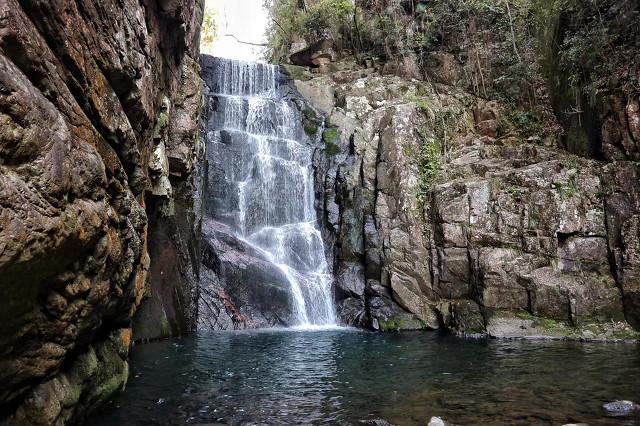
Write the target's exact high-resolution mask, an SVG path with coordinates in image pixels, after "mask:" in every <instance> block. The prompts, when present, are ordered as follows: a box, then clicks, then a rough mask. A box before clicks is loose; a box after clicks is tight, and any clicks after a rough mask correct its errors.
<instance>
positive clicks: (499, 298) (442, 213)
mask: <svg viewBox="0 0 640 426" xmlns="http://www.w3.org/2000/svg"><path fill="white" fill-rule="evenodd" d="M343 67H344V68H345V69H343V70H341V71H337V72H333V73H332V74H330V75H328V76H319V77H316V78H314V79H312V80H309V81H297V82H296V85H297V87H298V89H299V91H300V93H302V94H303V95H305V97H306V98H307V100H308V101H309V102H310V103H311V104H314V105H316V107H317V109H318V110H319V111H322V112H324V113H325V114H326V115H327V119H326V124H327V128H328V129H327V130H325V132H324V141H325V147H324V150H322V151H318V152H317V153H316V161H315V163H316V168H317V171H316V180H317V184H318V189H317V194H318V196H319V197H320V205H319V206H318V207H319V209H320V210H321V211H323V212H324V220H325V223H326V227H327V232H326V234H327V237H328V238H327V239H328V242H329V246H330V247H331V248H332V251H333V253H334V254H335V262H334V272H335V278H336V296H337V298H338V306H339V314H340V316H341V319H342V321H343V322H344V323H348V324H352V325H358V326H367V327H370V328H373V329H380V330H388V329H415V328H430V329H436V328H445V329H448V330H451V331H454V332H456V333H459V334H467V335H469V334H471V335H475V334H485V335H491V336H497V337H522V336H533V337H566V336H569V337H575V338H585V339H628V338H631V339H633V338H637V337H638V333H637V332H635V331H633V329H632V327H631V326H633V327H636V328H638V296H637V294H638V289H637V283H638V279H637V277H636V271H635V269H636V268H635V266H634V265H635V264H636V263H637V262H636V260H635V259H636V257H637V250H638V248H637V239H638V229H637V228H638V227H637V217H638V212H639V211H640V210H639V208H640V205H639V204H638V199H637V192H638V190H637V188H636V187H637V184H636V183H637V173H638V164H637V163H634V162H630V161H621V162H617V163H599V162H595V161H592V160H587V159H584V158H581V157H578V156H575V155H571V154H569V153H567V152H566V151H562V150H559V149H556V148H554V147H553V146H555V143H554V142H553V141H544V140H540V139H539V138H535V137H533V138H532V137H528V138H527V137H523V136H521V135H520V133H519V132H518V128H517V126H516V125H514V124H513V123H510V122H509V120H508V119H507V114H506V112H505V111H503V110H502V107H501V106H500V105H499V104H498V103H495V102H487V101H485V100H482V99H479V98H476V97H475V96H473V95H471V94H469V93H466V92H464V91H463V90H461V89H458V88H455V87H454V86H448V85H444V84H433V85H432V84H427V83H423V82H419V81H417V80H406V79H402V78H399V77H392V76H379V75H377V74H376V73H374V72H373V71H372V70H367V69H365V70H362V69H358V68H357V67H346V66H343ZM327 88H329V89H327ZM630 325H631V326H630Z"/></svg>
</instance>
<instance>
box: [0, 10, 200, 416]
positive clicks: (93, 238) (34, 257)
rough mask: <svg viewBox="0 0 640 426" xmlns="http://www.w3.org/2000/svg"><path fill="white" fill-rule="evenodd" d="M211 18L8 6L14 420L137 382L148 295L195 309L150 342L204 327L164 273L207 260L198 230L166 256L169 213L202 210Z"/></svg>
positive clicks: (9, 324) (4, 234) (7, 311)
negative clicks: (204, 53)
mask: <svg viewBox="0 0 640 426" xmlns="http://www.w3.org/2000/svg"><path fill="white" fill-rule="evenodd" d="M201 19H202V5H201V4H200V2H199V1H188V0H170V1H154V0H146V1H128V0H127V1H102V2H94V1H88V0H87V1H54V2H52V1H44V0H4V1H0V117H1V119H0V135H1V136H0V277H1V278H0V283H1V285H0V299H2V301H3V304H2V309H1V310H0V324H1V325H0V379H1V382H2V385H0V404H1V409H0V418H2V419H3V420H2V422H4V423H6V424H20V425H24V424H32V425H40V424H43V425H44V424H64V423H67V422H73V421H77V420H79V419H81V418H82V417H83V416H84V414H85V413H86V412H87V410H89V409H91V408H93V407H94V406H95V405H96V404H98V403H99V402H100V401H102V400H104V399H105V398H106V397H108V396H109V395H110V394H111V393H113V392H114V391H116V390H117V389H119V388H121V387H122V386H123V385H124V383H125V382H126V378H127V371H128V368H127V361H126V359H127V353H128V348H129V344H130V342H131V338H132V330H131V327H132V323H131V319H132V316H133V315H134V313H135V311H136V308H137V307H138V306H139V305H140V304H141V303H143V299H144V298H145V296H147V295H149V296H151V297H152V298H155V299H156V300H158V299H159V300H160V302H159V303H160V304H164V305H165V307H166V306H169V305H171V306H175V305H176V301H179V302H180V303H181V305H182V306H183V308H181V309H184V311H183V312H180V311H172V312H166V317H167V318H169V322H171V319H170V318H171V317H173V318H174V320H175V322H176V323H180V324H179V325H176V326H175V327H173V330H164V331H163V332H162V333H159V332H157V331H155V330H151V331H148V330H144V331H142V332H141V335H140V336H141V337H144V336H149V337H153V336H158V335H161V334H168V333H169V332H171V331H174V330H180V331H185V330H187V329H189V328H190V327H192V325H191V323H192V322H193V320H190V319H189V317H190V315H193V314H192V313H188V314H185V312H188V311H189V310H192V309H193V308H192V307H190V306H189V305H188V303H186V302H184V303H183V299H184V300H187V299H192V296H191V295H184V296H177V297H174V294H175V292H174V290H175V288H176V287H175V286H176V285H177V284H178V283H176V282H174V283H169V282H167V284H166V286H168V287H169V289H167V290H166V291H165V290H162V291H161V292H160V293H159V294H158V293H156V292H157V291H158V288H157V283H158V278H159V277H161V276H164V277H167V279H171V278H170V276H171V275H173V277H175V276H177V275H179V274H181V273H182V270H181V268H182V269H189V264H190V263H192V264H197V263H198V262H195V263H194V262H189V260H188V259H187V260H184V259H181V257H183V256H187V255H188V254H189V253H194V254H195V253H196V252H197V250H192V251H191V252H190V251H189V250H187V248H189V244H191V242H186V243H185V244H183V242H185V241H188V240H189V239H190V235H181V236H180V237H178V238H171V239H172V240H173V241H174V243H175V245H176V246H175V249H174V253H172V254H171V255H170V256H165V255H164V253H165V250H168V249H166V248H165V247H163V246H164V242H163V238H165V237H166V234H167V233H172V232H173V231H172V230H167V229H166V227H165V226H164V225H162V226H159V223H160V221H161V220H164V221H168V222H172V221H173V219H170V217H171V216H172V215H175V214H176V213H178V214H180V213H181V211H183V210H184V209H190V208H191V207H188V206H187V207H185V204H184V203H183V202H182V201H181V197H182V195H181V194H183V193H185V192H189V191H187V190H186V189H185V188H187V187H188V185H190V183H189V182H190V179H191V175H192V170H193V169H194V164H195V163H196V161H197V160H196V157H197V150H198V149H197V146H196V142H197V140H198V138H197V136H196V133H197V130H198V129H197V118H196V116H197V110H198V109H199V105H200V90H201V89H200V84H199V83H198V81H199V77H198V70H197V67H198V63H197V53H198V52H197V51H198V38H199V27H200V22H201ZM190 197H191V195H186V196H185V197H184V200H189V199H191V198H190ZM187 204H188V203H187ZM160 210H162V213H159V211H160ZM193 210H194V211H195V210H196V209H195V208H193ZM158 217H162V218H163V219H158ZM174 217H175V216H174ZM189 220H190V221H191V222H189V223H188V224H186V225H183V224H182V223H181V221H175V222H173V223H175V226H176V228H178V229H188V228H191V227H192V225H193V224H194V223H195V222H197V221H196V220H195V219H193V220H191V219H189ZM159 227H160V228H165V229H163V230H158V229H159ZM174 255H175V256H174ZM167 257H171V258H173V257H176V258H178V259H177V260H175V262H176V263H177V265H170V264H166V262H165V264H164V265H163V264H162V263H161V262H162V260H163V259H166V258H167ZM168 275H169V277H168ZM163 285H164V284H163ZM171 286H174V287H173V288H171ZM165 311H167V309H165ZM152 316H153V317H154V319H155V320H156V322H158V323H160V319H161V318H160V317H159V316H158V315H157V314H155V313H153V314H152ZM183 318H184V319H183ZM169 328H172V327H169ZM141 330H143V329H141ZM136 331H137V330H136Z"/></svg>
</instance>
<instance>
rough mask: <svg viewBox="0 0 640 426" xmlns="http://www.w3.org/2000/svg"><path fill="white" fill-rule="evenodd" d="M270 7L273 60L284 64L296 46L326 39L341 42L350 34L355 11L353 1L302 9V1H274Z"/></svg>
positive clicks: (331, 0) (330, 0)
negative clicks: (291, 47)
mask: <svg viewBox="0 0 640 426" xmlns="http://www.w3.org/2000/svg"><path fill="white" fill-rule="evenodd" d="M267 5H269V7H268V10H269V11H270V17H271V21H272V25H271V26H270V27H269V30H268V40H269V43H268V44H269V47H270V49H271V60H272V61H275V62H281V61H282V59H283V58H284V57H285V56H286V55H287V54H288V52H289V48H290V46H291V44H292V43H294V42H296V41H299V40H306V41H307V42H309V43H313V42H316V41H318V40H320V39H323V38H333V39H335V40H337V41H340V40H341V39H342V38H343V33H344V32H345V31H349V30H350V27H349V23H350V22H351V15H352V14H353V12H354V7H353V5H352V4H351V1H350V0H317V1H314V2H313V3H312V4H311V5H310V6H308V7H306V8H304V9H303V8H300V7H299V2H298V0H273V3H271V2H270V1H269V0H267Z"/></svg>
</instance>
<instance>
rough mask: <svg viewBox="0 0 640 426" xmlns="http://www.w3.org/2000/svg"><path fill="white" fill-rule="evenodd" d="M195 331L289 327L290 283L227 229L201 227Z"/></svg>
mask: <svg viewBox="0 0 640 426" xmlns="http://www.w3.org/2000/svg"><path fill="white" fill-rule="evenodd" d="M202 238H203V243H202V244H203V246H202V253H203V256H202V262H203V268H202V282H201V290H200V291H201V297H200V302H199V303H200V309H199V312H198V328H199V329H201V330H235V329H246V328H268V327H274V326H287V325H291V324H292V318H291V315H292V306H291V297H290V295H289V287H290V284H289V281H288V280H287V277H286V276H285V275H284V273H283V272H282V271H281V270H280V269H279V268H277V267H276V266H275V265H274V264H273V263H271V262H270V261H269V260H268V259H267V258H266V257H265V255H264V254H263V253H261V252H259V251H258V250H257V249H256V248H254V247H252V246H251V245H249V244H248V243H246V242H244V241H242V240H240V239H239V238H237V237H235V236H234V235H233V231H232V230H231V228H229V227H228V226H226V225H223V224H221V223H219V222H216V221H213V220H211V219H207V220H206V221H205V223H204V224H203V236H202Z"/></svg>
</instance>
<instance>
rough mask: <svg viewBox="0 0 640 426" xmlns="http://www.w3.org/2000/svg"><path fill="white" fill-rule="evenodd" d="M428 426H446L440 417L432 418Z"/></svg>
mask: <svg viewBox="0 0 640 426" xmlns="http://www.w3.org/2000/svg"><path fill="white" fill-rule="evenodd" d="M428 426H446V424H445V422H444V420H442V419H441V418H440V417H436V416H433V417H431V420H429V424H428Z"/></svg>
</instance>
